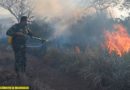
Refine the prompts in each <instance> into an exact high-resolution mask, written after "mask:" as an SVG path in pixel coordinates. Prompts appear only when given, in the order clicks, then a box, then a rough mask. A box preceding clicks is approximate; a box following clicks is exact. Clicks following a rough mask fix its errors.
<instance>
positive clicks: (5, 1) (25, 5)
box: [0, 0, 33, 22]
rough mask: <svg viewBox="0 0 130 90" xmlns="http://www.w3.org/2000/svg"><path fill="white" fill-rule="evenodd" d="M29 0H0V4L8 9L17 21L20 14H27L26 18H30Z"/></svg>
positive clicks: (31, 9)
mask: <svg viewBox="0 0 130 90" xmlns="http://www.w3.org/2000/svg"><path fill="white" fill-rule="evenodd" d="M31 3H32V1H31V0H1V1H0V6H1V7H2V8H4V9H6V10H8V11H9V12H10V13H11V14H12V15H13V16H14V17H15V18H16V20H17V21H18V22H19V21H20V18H21V16H24V15H26V16H28V18H29V19H30V18H32V17H33V15H32V11H33V6H32V4H31Z"/></svg>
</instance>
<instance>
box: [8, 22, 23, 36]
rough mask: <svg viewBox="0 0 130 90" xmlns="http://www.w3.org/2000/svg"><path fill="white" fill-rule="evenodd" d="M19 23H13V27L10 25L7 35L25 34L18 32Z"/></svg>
mask: <svg viewBox="0 0 130 90" xmlns="http://www.w3.org/2000/svg"><path fill="white" fill-rule="evenodd" d="M16 30H17V24H15V25H13V26H12V27H10V28H9V29H8V30H7V32H6V35H8V36H14V35H21V36H23V35H24V34H23V33H22V32H17V31H16Z"/></svg>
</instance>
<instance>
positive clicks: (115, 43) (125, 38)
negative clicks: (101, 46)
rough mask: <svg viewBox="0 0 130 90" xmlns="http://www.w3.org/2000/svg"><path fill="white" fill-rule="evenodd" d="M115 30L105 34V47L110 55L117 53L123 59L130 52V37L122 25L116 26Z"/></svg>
mask: <svg viewBox="0 0 130 90" xmlns="http://www.w3.org/2000/svg"><path fill="white" fill-rule="evenodd" d="M114 30H115V31H114V32H110V31H106V32H105V46H106V47H107V49H108V51H109V53H110V54H111V53H113V52H115V53H116V54H117V55H119V56H120V57H121V56H122V55H124V54H125V53H128V52H129V51H130V36H129V35H128V32H127V30H126V28H125V27H124V26H123V25H121V24H118V25H114Z"/></svg>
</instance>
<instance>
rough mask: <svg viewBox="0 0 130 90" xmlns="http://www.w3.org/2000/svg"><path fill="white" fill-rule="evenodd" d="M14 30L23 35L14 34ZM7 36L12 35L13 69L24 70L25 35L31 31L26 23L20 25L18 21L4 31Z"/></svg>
mask: <svg viewBox="0 0 130 90" xmlns="http://www.w3.org/2000/svg"><path fill="white" fill-rule="evenodd" d="M16 32H22V33H24V36H20V35H16V34H15V33H16ZM6 34H7V35H8V36H12V48H13V50H14V54H15V71H16V72H25V68H26V55H25V53H26V45H25V44H26V35H29V36H32V33H31V31H30V30H29V29H28V27H27V25H24V26H23V25H21V24H20V23H18V24H15V25H13V26H12V27H11V28H10V29H9V30H8V31H7V33H6Z"/></svg>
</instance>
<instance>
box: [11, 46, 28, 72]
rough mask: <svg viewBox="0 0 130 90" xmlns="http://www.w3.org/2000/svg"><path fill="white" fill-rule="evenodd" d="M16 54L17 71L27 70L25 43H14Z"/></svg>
mask: <svg viewBox="0 0 130 90" xmlns="http://www.w3.org/2000/svg"><path fill="white" fill-rule="evenodd" d="M13 50H14V55H15V71H16V73H19V72H25V70H26V61H27V60H26V47H25V45H19V46H18V45H13Z"/></svg>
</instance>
